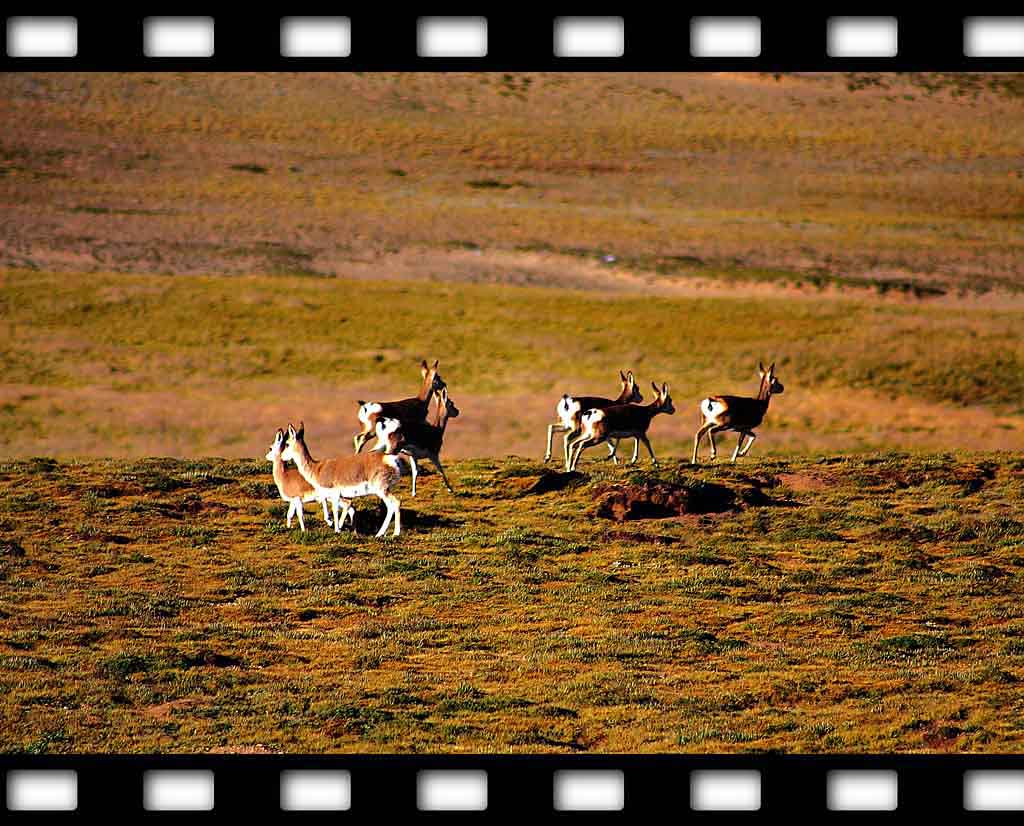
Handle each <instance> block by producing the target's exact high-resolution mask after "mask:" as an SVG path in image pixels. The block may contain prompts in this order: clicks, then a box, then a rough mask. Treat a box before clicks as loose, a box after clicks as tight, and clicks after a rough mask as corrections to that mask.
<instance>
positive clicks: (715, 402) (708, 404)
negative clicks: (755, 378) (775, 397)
mask: <svg viewBox="0 0 1024 826" xmlns="http://www.w3.org/2000/svg"><path fill="white" fill-rule="evenodd" d="M757 371H758V373H760V374H761V386H760V388H759V389H758V391H757V398H756V399H751V398H749V397H748V396H708V397H707V398H706V399H704V401H702V402H701V403H700V414H701V419H702V424H701V426H700V429H699V430H697V434H696V435H695V436H694V437H693V459H692V460H691V464H694V465H695V464H697V448H698V447H699V446H700V440H701V439H702V438H703V437H704V434H705V433H707V435H708V440H709V441H710V442H711V459H712V461H714V459H715V456H717V455H718V451H717V450H716V449H715V433H717V432H718V431H720V430H735V431H737V432H738V433H739V434H740V436H739V440H738V441H737V442H736V449H735V450H734V451H733V452H732V461H733V462H735V461H736V458H737V457H738V456H746V455H747V451H748V450H750V446H751V445H752V444H754V439H756V438H757V436H755V435H754V428H755V427H757V426H758V425H759V424H761V420H762V419H764V414H765V413H767V412H768V402H770V401H771V398H772V394H773V393H781V392H783V390H785V388H784V387H783V386H782V384H781V383H780V382H779V380H778V379H777V378H776V377H775V362H774V361H773V362H772V364H771V366H770V367H769V368H768V369H767V370H765V369H764V365H763V364H762V363H761V362H758V364H757ZM746 437H749V441H748V442H747V444H746V447H744V446H743V440H744V438H746Z"/></svg>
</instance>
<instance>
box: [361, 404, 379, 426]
mask: <svg viewBox="0 0 1024 826" xmlns="http://www.w3.org/2000/svg"><path fill="white" fill-rule="evenodd" d="M382 409H383V408H382V407H381V406H380V405H379V404H378V403H377V402H367V403H366V404H364V405H362V406H361V407H360V408H359V421H361V422H366V423H368V422H369V421H370V417H371V416H376V415H377V414H378V413H380V411H381V410H382Z"/></svg>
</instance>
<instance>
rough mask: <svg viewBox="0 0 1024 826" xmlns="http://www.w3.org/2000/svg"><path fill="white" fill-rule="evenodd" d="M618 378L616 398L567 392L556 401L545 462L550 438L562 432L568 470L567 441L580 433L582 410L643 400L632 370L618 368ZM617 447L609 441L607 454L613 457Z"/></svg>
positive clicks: (549, 428)
mask: <svg viewBox="0 0 1024 826" xmlns="http://www.w3.org/2000/svg"><path fill="white" fill-rule="evenodd" d="M619 379H620V380H621V382H622V388H621V390H620V391H619V395H618V398H615V399H606V398H604V397H603V396H570V395H568V394H566V395H564V396H562V399H561V401H559V402H558V406H557V407H556V408H555V414H556V415H557V416H558V421H557V422H556V423H555V424H549V425H548V447H547V451H546V452H545V453H544V461H545V462H547V461H548V460H549V459H551V440H552V438H553V437H554V434H555V432H556V431H557V432H559V433H562V432H564V433H565V440H564V441H563V443H562V451H563V453H564V456H565V469H566V470H569V442H570V441H571V440H572V439H574V438H576V437H577V436H579V435H580V417H581V416H582V415H583V413H584V411H586V410H592V409H595V410H604V408H606V407H611V406H612V405H613V404H640V402H642V401H643V400H644V397H643V396H642V395H641V394H640V388H639V387H637V386H636V379H634V378H633V371H632V370H630V371H629V372H627V373H623V372H622V371H621V370H620V371H619ZM617 447H618V441H617V440H616V444H614V445H613V444H611V443H609V445H608V451H609V454H608V455H609V456H611V457H614V456H615V450H616V448H617ZM635 447H636V446H634V449H635Z"/></svg>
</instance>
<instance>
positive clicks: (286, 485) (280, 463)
mask: <svg viewBox="0 0 1024 826" xmlns="http://www.w3.org/2000/svg"><path fill="white" fill-rule="evenodd" d="M283 449H284V431H283V430H281V429H280V428H278V429H277V432H276V433H275V434H274V442H273V444H272V445H271V446H270V450H269V451H267V461H268V462H271V463H272V464H273V466H274V484H275V485H277V492H278V493H279V494H280V495H281V498H282V499H283V500H284V501H285V502H287V503H288V516H287V525H288V527H289V528H290V527H291V526H292V517H293V516H295V515H298V517H299V527H300V528H302V530H303V532H305V530H306V522H305V520H304V519H303V518H302V505H303V503H304V502H320V504H322V505H323V506H324V522H326V523H327V524H328V525H330V524H331V517H330V514H328V513H327V500H326V499H323V498H321V497H319V496H317V493H316V490H315V489H314V488H313V486H312V485H311V484H309V482H307V481H306V480H305V479H303V478H302V474H301V473H299V472H298V471H297V470H295V468H290V467H285V465H284V459H282V458H281V451H282V450H283ZM346 516H351V518H352V520H353V521H352V524H353V525H354V524H355V510H354V509H353V508H351V507H348V508H346V509H345V511H344V512H343V513H342V515H341V523H342V525H344V524H345V517H346Z"/></svg>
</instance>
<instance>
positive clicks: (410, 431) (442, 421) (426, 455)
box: [373, 387, 459, 496]
mask: <svg viewBox="0 0 1024 826" xmlns="http://www.w3.org/2000/svg"><path fill="white" fill-rule="evenodd" d="M439 401H440V405H441V409H440V411H439V413H438V420H437V424H430V423H429V422H421V421H408V422H402V428H401V430H402V436H403V437H404V442H403V444H402V448H401V452H402V453H408V454H410V455H411V456H412V457H413V458H414V459H420V460H422V459H429V460H430V462H431V464H433V465H434V467H436V468H437V472H438V473H440V474H441V478H442V479H443V480H444V486H445V487H446V488H448V492H449V493H451V494H454V493H455V491H454V490H452V486H451V484H450V483H449V482H448V477H447V476H446V475H445V472H444V468H443V467H441V444H442V443H443V442H444V431H445V428H446V427H447V426H448V419H455V418H458V415H459V408H457V407H456V406H455V402H453V401H452V400H451V399H449V398H448V388H447V387H446V388H444V389H443V390H442V391H441V396H440V399H439ZM386 446H387V445H386V442H383V441H382V440H381V439H380V438H379V437H378V439H377V444H375V445H374V446H373V450H381V449H383V448H385V447H386ZM413 466H414V467H415V465H413ZM412 495H413V496H415V495H416V474H415V473H413V475H412Z"/></svg>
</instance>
